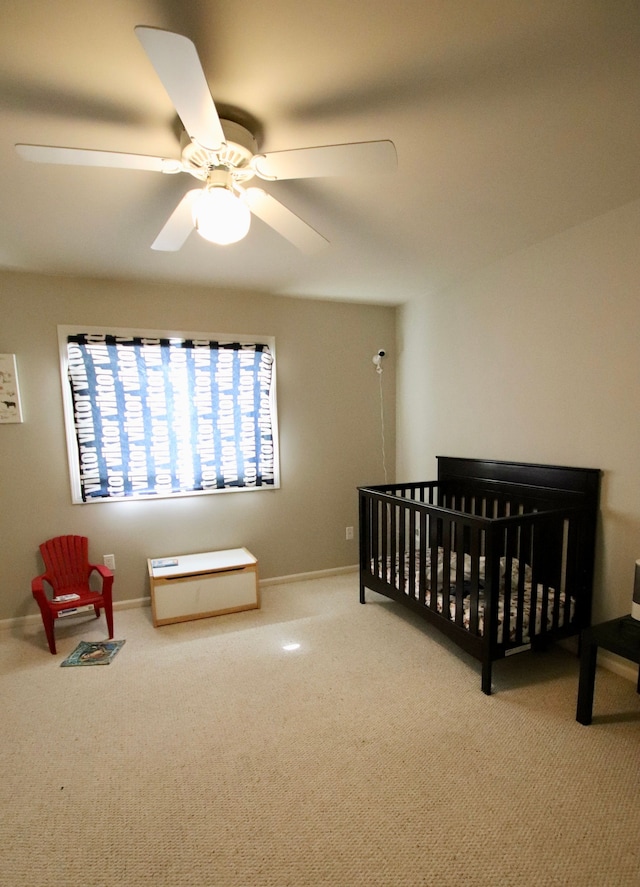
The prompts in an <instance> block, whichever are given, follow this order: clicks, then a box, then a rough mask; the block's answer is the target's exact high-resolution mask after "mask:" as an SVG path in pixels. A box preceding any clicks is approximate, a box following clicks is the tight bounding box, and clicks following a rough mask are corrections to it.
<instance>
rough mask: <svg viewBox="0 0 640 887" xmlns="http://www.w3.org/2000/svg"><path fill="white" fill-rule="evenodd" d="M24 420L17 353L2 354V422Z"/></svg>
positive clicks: (0, 403)
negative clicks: (19, 388)
mask: <svg viewBox="0 0 640 887" xmlns="http://www.w3.org/2000/svg"><path fill="white" fill-rule="evenodd" d="M7 422H22V406H21V404H20V391H19V390H18V367H17V365H16V356H15V354H0V423H7Z"/></svg>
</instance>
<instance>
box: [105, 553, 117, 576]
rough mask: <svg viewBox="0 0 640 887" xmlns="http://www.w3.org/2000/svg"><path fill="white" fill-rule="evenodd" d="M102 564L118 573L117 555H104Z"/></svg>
mask: <svg viewBox="0 0 640 887" xmlns="http://www.w3.org/2000/svg"><path fill="white" fill-rule="evenodd" d="M102 563H103V564H104V565H105V567H109V569H110V570H112V571H113V572H114V573H115V571H116V556H115V554H104V555H103V556H102Z"/></svg>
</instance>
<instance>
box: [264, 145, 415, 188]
mask: <svg viewBox="0 0 640 887" xmlns="http://www.w3.org/2000/svg"><path fill="white" fill-rule="evenodd" d="M397 165H398V158H397V155H396V148H395V145H394V144H393V142H391V141H388V140H384V141H379V142H351V143H349V144H346V145H325V146H322V147H318V148H295V149H293V150H291V151H273V152H272V153H270V154H257V155H256V156H255V157H254V158H253V160H252V161H251V166H252V167H253V169H254V170H255V172H256V174H257V175H259V176H260V178H263V179H271V180H277V179H307V178H320V177H324V176H352V175H359V174H362V173H364V174H367V175H369V174H371V173H383V172H392V171H393V170H395V168H396V166H397Z"/></svg>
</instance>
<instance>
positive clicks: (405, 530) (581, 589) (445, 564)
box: [358, 456, 600, 694]
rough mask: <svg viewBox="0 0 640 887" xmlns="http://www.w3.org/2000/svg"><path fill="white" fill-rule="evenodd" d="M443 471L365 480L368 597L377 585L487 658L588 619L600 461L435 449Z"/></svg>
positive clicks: (363, 580) (559, 634)
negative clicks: (486, 456)
mask: <svg viewBox="0 0 640 887" xmlns="http://www.w3.org/2000/svg"><path fill="white" fill-rule="evenodd" d="M437 462H438V479H437V480H436V481H429V482H423V483H406V484H385V485H380V486H372V487H361V488H359V491H358V492H359V501H360V602H361V603H363V604H364V603H365V589H366V588H370V589H372V590H373V591H375V592H378V593H379V594H383V595H386V596H387V597H389V598H391V599H392V600H394V601H398V602H399V603H402V604H404V605H405V606H407V607H409V608H411V609H412V610H414V611H415V612H417V613H419V614H420V615H421V616H423V617H424V618H425V619H427V620H428V621H429V622H430V623H431V624H432V625H434V626H436V627H437V628H438V629H439V630H440V631H442V632H443V633H444V634H445V635H447V637H449V638H451V639H452V640H453V641H454V642H455V643H456V644H458V645H459V646H460V647H461V648H462V649H463V650H466V651H467V652H468V653H469V654H471V655H472V656H474V657H475V658H476V659H478V660H479V661H480V662H481V663H482V690H483V691H484V692H485V693H487V694H489V693H491V672H492V664H493V662H495V661H496V660H497V659H502V658H503V657H505V656H508V655H510V654H512V653H516V652H520V651H522V650H528V649H530V648H531V647H532V646H533V647H535V646H540V647H542V646H544V645H545V644H546V643H547V642H548V641H550V640H556V639H559V638H565V637H568V636H570V635H575V634H577V633H578V632H580V631H581V629H582V628H584V627H586V626H588V625H589V624H590V621H591V598H592V590H593V568H594V553H595V532H596V523H597V514H598V500H599V488H600V471H599V470H598V469H592V468H567V467H561V466H555V465H533V464H528V463H519V462H501V461H491V460H482V459H461V458H454V457H446V456H439V457H438V460H437Z"/></svg>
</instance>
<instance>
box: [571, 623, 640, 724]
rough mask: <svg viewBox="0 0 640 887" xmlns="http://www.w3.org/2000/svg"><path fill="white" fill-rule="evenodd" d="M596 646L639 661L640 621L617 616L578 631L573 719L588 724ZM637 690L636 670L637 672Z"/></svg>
mask: <svg viewBox="0 0 640 887" xmlns="http://www.w3.org/2000/svg"><path fill="white" fill-rule="evenodd" d="M598 647H602V648H603V649H604V650H609V652H610V653H616V654H617V655H618V656H622V657H624V658H625V659H630V660H631V662H637V663H638V664H640V621H638V620H637V619H632V618H631V616H621V617H620V618H618V619H611V621H610V622H602V623H600V625H593V626H592V627H591V628H585V629H584V630H583V632H582V634H581V635H580V648H581V652H580V681H579V684H578V709H577V712H576V721H579V723H581V724H585V725H588V724H590V723H591V717H592V713H593V690H594V685H595V682H596V662H597V658H598ZM638 693H640V673H639V674H638Z"/></svg>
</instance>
